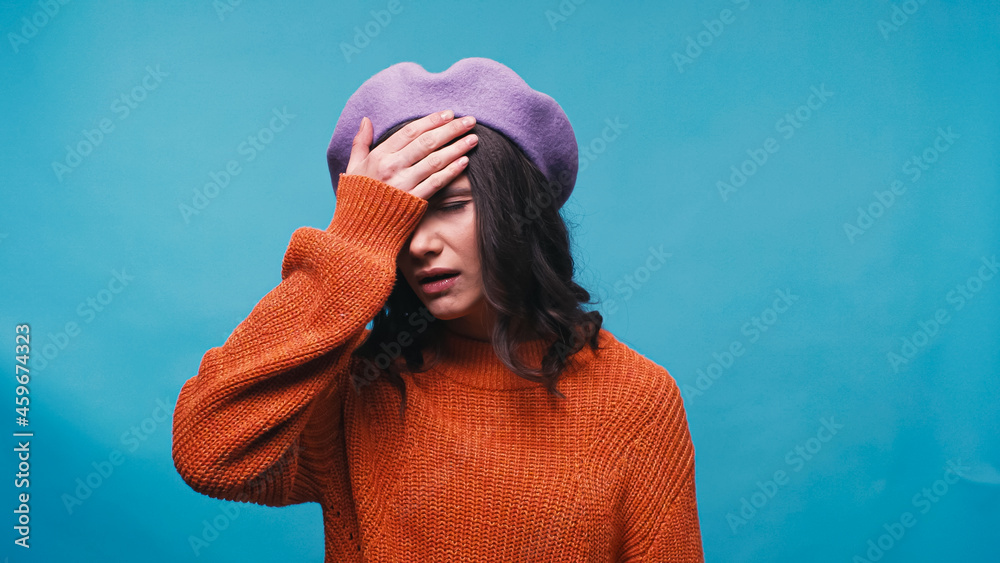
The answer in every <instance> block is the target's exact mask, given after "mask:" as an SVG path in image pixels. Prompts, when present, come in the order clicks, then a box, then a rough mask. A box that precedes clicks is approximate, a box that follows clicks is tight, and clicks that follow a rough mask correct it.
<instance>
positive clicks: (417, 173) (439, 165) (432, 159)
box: [399, 134, 479, 186]
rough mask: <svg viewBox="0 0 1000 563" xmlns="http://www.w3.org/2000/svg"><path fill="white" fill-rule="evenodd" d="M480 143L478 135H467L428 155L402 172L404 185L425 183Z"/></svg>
mask: <svg viewBox="0 0 1000 563" xmlns="http://www.w3.org/2000/svg"><path fill="white" fill-rule="evenodd" d="M478 142H479V138H478V137H477V136H476V135H474V134H470V135H466V136H465V137H463V138H461V139H458V140H456V141H455V142H454V143H450V144H448V145H445V146H444V147H442V148H440V149H438V150H436V151H434V152H432V153H430V154H428V155H427V156H425V157H423V158H422V159H420V161H419V162H416V163H415V164H412V165H410V166H407V167H406V168H405V169H403V170H402V171H400V174H399V176H400V177H401V178H403V183H405V184H408V185H414V186H415V185H417V184H420V182H422V181H424V179H426V178H427V177H429V176H431V175H432V174H436V173H438V172H440V171H442V170H444V169H445V168H446V167H448V166H450V165H451V164H452V163H453V162H455V161H456V160H457V159H458V158H459V157H461V156H462V155H464V154H465V153H466V152H468V151H469V150H471V149H472V148H473V147H475V146H476V144H477V143H478Z"/></svg>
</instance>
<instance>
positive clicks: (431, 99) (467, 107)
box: [326, 57, 579, 208]
mask: <svg viewBox="0 0 1000 563" xmlns="http://www.w3.org/2000/svg"><path fill="white" fill-rule="evenodd" d="M445 109H451V110H453V111H454V112H455V116H456V117H461V116H464V115H471V116H473V117H475V118H476V122H477V123H482V124H484V125H487V126H489V127H490V128H492V129H495V130H497V131H499V132H501V133H503V134H504V135H506V136H507V137H508V138H509V139H510V140H511V141H513V142H514V143H515V144H516V145H517V146H518V147H519V148H520V149H521V150H522V151H523V152H524V153H525V154H526V155H527V156H528V158H529V159H531V161H532V162H533V163H534V164H535V166H537V167H538V169H539V170H541V172H542V174H544V175H545V177H546V178H547V179H548V180H549V182H550V183H551V185H552V189H551V192H552V193H557V194H558V197H555V198H554V200H555V205H556V207H557V208H558V207H561V206H562V205H563V203H565V202H566V200H567V199H568V198H569V195H570V193H571V192H572V191H573V186H574V184H575V183H576V175H577V168H578V166H579V156H578V153H577V143H576V135H575V134H574V133H573V127H572V126H570V123H569V118H568V117H567V116H566V113H565V112H564V111H563V109H562V107H560V106H559V104H558V103H556V101H555V100H554V99H552V97H550V96H548V95H547V94H543V93H542V92H539V91H537V90H533V89H532V88H531V87H530V86H528V84H527V83H526V82H525V81H524V79H522V78H521V77H520V76H518V75H517V73H515V72H514V71H513V70H511V69H510V68H508V67H507V66H505V65H503V64H501V63H499V62H497V61H494V60H492V59H487V58H483V57H469V58H465V59H461V60H459V61H457V62H455V63H454V64H453V65H451V66H450V67H449V68H448V69H447V70H445V71H443V72H427V71H426V70H424V68H423V67H422V66H420V65H419V64H417V63H413V62H401V63H396V64H394V65H392V66H390V67H388V68H386V69H384V70H381V71H379V72H378V73H376V74H375V75H374V76H372V77H371V78H369V79H368V80H366V81H365V82H364V83H363V84H362V85H361V87H360V88H358V89H357V91H356V92H354V94H352V95H351V97H350V98H348V100H347V104H346V105H345V106H344V110H343V112H341V114H340V119H339V120H338V121H337V126H336V127H335V128H334V131H333V137H332V138H331V139H330V146H329V148H327V151H326V158H327V164H328V165H329V167H330V176H331V178H332V180H333V189H334V193H336V189H337V183H338V180H339V179H340V174H342V173H345V172H346V171H347V163H348V161H349V160H350V157H351V143H352V141H353V140H354V136H355V134H357V132H358V127H359V125H360V124H361V118H362V117H365V116H367V117H368V119H370V120H371V122H372V126H373V127H374V129H375V131H374V136H373V139H378V138H379V136H380V135H382V134H383V133H385V132H386V131H388V130H389V129H391V128H392V127H393V126H395V125H397V124H399V123H402V122H404V121H408V120H410V119H413V118H418V117H423V116H425V115H429V114H431V113H434V112H436V111H441V110H445Z"/></svg>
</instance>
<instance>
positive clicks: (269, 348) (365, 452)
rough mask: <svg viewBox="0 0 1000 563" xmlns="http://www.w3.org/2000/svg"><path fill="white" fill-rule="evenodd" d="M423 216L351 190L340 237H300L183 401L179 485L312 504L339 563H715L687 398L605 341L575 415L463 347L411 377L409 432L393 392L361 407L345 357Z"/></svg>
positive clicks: (364, 186) (588, 365)
mask: <svg viewBox="0 0 1000 563" xmlns="http://www.w3.org/2000/svg"><path fill="white" fill-rule="evenodd" d="M427 205H428V203H427V201H426V200H424V199H422V198H419V197H417V196H414V195H412V194H410V193H407V192H404V191H402V190H399V189H396V188H394V187H393V186H390V185H388V184H385V183H382V182H379V181H377V180H374V179H371V178H367V177H364V176H357V175H347V174H342V175H341V176H340V178H339V185H338V201H337V206H336V210H335V212H334V216H333V220H332V221H331V223H330V226H329V227H328V228H327V229H326V230H319V229H315V228H310V227H302V228H300V229H297V230H296V231H295V232H294V233H293V234H292V236H291V241H290V243H289V245H288V250H287V251H286V253H285V256H284V260H283V263H282V270H281V282H280V283H279V284H278V286H277V287H276V288H274V289H273V290H271V291H270V292H269V293H267V295H265V296H264V297H263V298H262V299H261V300H260V302H259V303H257V305H256V306H255V307H254V309H253V310H252V311H251V313H250V315H249V316H248V317H247V318H246V319H245V320H244V321H243V322H241V323H240V324H239V326H237V327H236V329H235V330H234V331H233V333H232V334H231V335H230V336H229V338H228V339H227V340H226V341H225V343H224V344H223V345H222V346H220V347H216V348H211V349H209V350H208V351H207V352H206V353H205V355H204V357H203V358H202V361H201V365H200V367H199V370H198V373H197V375H196V376H194V377H192V378H191V379H190V380H188V381H187V382H186V383H185V384H184V386H183V388H182V389H181V392H180V396H179V398H178V400H177V407H176V410H175V413H174V420H173V459H174V464H175V466H176V468H177V471H178V473H179V474H180V476H181V477H182V478H183V479H184V481H185V482H187V483H188V484H189V485H190V486H191V487H192V488H193V489H194V490H196V491H198V492H200V493H203V494H206V495H209V496H212V497H215V498H220V499H226V500H238V501H249V502H254V503H258V504H262V505H268V506H284V505H290V504H295V503H302V502H318V503H319V504H320V505H321V506H322V510H323V523H324V529H325V535H326V538H325V539H326V561H327V562H337V563H342V562H349V561H369V562H395V561H399V562H417V563H424V562H438V561H441V562H449V563H450V562H479V561H517V562H522V561H531V562H536V561H544V562H550V561H551V562H557V561H558V562H574V563H575V562H585V561H586V562H598V561H600V562H618V561H703V555H702V546H701V534H700V529H699V526H698V511H697V506H696V503H695V480H694V448H693V446H692V443H691V437H690V434H689V432H688V425H687V420H686V417H685V412H684V408H683V404H682V401H681V395H680V393H679V390H678V387H677V385H676V383H675V381H674V380H673V378H672V377H671V376H670V375H669V374H668V373H667V371H666V370H665V369H663V368H662V367H660V366H658V365H656V364H655V363H653V362H652V361H651V360H649V359H647V358H645V357H644V356H642V355H640V354H639V353H637V352H635V351H633V350H632V349H630V348H629V347H627V346H626V345H625V344H623V343H621V342H619V341H618V340H617V339H615V337H614V336H612V335H611V334H610V333H609V332H608V331H606V330H603V329H602V330H601V332H600V335H599V338H600V346H601V349H599V350H597V351H593V350H591V349H590V347H589V345H586V346H584V348H583V349H582V350H581V351H580V352H578V353H576V354H575V355H574V356H573V357H572V362H571V364H570V367H569V368H568V369H567V371H565V372H564V373H563V376H562V378H561V379H560V381H559V384H558V389H559V390H560V391H561V392H562V393H563V394H564V395H565V396H566V399H558V398H554V397H552V396H551V395H549V394H548V393H547V392H546V391H545V390H544V389H543V388H542V387H541V385H540V384H538V383H534V382H530V381H527V380H525V379H523V378H520V377H518V376H516V375H514V374H513V373H512V372H510V371H509V370H508V369H507V368H506V366H505V365H504V364H503V363H502V362H501V361H500V360H499V359H498V358H497V356H496V355H495V354H494V353H493V350H492V347H491V345H490V344H489V343H488V342H481V341H477V340H472V339H469V338H466V337H463V336H459V335H457V334H455V333H452V332H449V331H445V335H446V337H445V340H444V350H445V352H446V353H445V354H444V356H443V361H442V363H440V364H438V365H437V366H436V367H434V368H432V369H430V370H429V371H425V372H422V373H416V374H411V373H407V372H404V373H403V374H402V376H403V379H404V381H405V382H406V388H407V410H406V416H405V421H404V420H403V419H401V418H400V416H399V407H400V394H399V391H398V390H397V389H396V388H395V387H393V386H392V385H390V384H389V383H388V382H387V381H385V380H384V378H378V379H375V381H373V382H372V383H370V384H367V385H363V386H361V387H360V390H359V391H355V389H354V386H353V385H352V377H358V376H359V374H362V373H363V371H364V368H363V366H362V365H361V362H360V361H359V360H357V358H355V357H353V356H352V355H351V352H352V351H353V350H355V349H356V348H357V347H358V346H359V345H360V344H361V343H362V342H363V341H364V339H365V338H366V336H367V334H368V332H369V331H368V329H367V328H365V327H366V325H367V323H368V321H369V320H371V319H372V318H373V317H374V316H375V314H376V313H377V312H378V311H379V310H380V309H381V308H382V306H383V305H384V303H385V301H386V299H387V298H388V296H389V294H390V292H391V291H392V288H393V284H394V282H395V276H396V266H395V258H396V255H397V254H398V253H399V251H400V250H401V248H402V246H403V244H404V242H405V241H406V239H407V238H408V236H409V234H410V232H411V231H412V230H413V228H415V227H416V225H417V224H418V222H419V221H420V218H421V217H422V215H423V213H424V211H425V209H426V207H427ZM414 321H415V322H414V330H415V331H418V330H421V326H422V325H421V324H420V322H423V321H425V320H424V319H414ZM428 322H433V317H431V319H430V321H428ZM545 348H546V346H545V343H544V342H542V341H540V340H539V341H531V342H528V343H527V344H526V346H525V348H524V356H523V357H524V358H525V359H526V360H528V361H530V362H534V365H536V366H537V365H539V364H538V362H539V361H540V360H541V357H542V356H543V355H544V353H545Z"/></svg>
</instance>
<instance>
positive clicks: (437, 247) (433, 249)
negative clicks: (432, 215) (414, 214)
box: [404, 221, 444, 260]
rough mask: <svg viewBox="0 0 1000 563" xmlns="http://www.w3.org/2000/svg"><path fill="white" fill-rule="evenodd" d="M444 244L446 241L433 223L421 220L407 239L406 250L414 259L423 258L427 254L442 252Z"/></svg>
mask: <svg viewBox="0 0 1000 563" xmlns="http://www.w3.org/2000/svg"><path fill="white" fill-rule="evenodd" d="M443 246H444V242H443V241H442V240H441V237H440V236H438V233H437V231H436V230H435V229H434V227H433V225H432V224H430V223H429V222H428V221H421V222H420V223H419V224H418V225H417V227H416V228H415V229H414V230H413V233H412V234H410V238H409V239H407V243H406V246H404V251H406V252H408V253H409V255H410V257H411V258H413V259H414V260H421V259H423V258H424V257H426V256H430V255H434V254H440V253H441V250H442V248H443Z"/></svg>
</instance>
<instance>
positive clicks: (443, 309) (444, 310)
mask: <svg viewBox="0 0 1000 563" xmlns="http://www.w3.org/2000/svg"><path fill="white" fill-rule="evenodd" d="M424 306H425V307H427V310H428V311H430V312H431V314H432V315H434V318H435V319H437V320H439V321H451V320H455V319H459V318H462V317H464V316H465V315H467V314H469V311H468V310H467V309H458V308H455V307H451V306H447V305H442V304H431V305H428V304H426V303H424Z"/></svg>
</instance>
